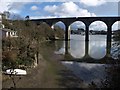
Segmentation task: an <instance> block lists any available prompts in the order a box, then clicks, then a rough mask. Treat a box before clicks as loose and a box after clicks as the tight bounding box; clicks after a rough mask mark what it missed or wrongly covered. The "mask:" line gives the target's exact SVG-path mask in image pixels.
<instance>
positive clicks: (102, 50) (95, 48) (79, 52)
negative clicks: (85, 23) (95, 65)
mask: <svg viewBox="0 0 120 90" xmlns="http://www.w3.org/2000/svg"><path fill="white" fill-rule="evenodd" d="M68 43H69V45H68V52H69V54H71V56H72V57H74V58H82V57H84V56H85V36H81V35H71V40H70V42H68ZM55 53H58V54H63V55H64V54H65V42H63V46H62V47H61V49H59V50H58V51H57V52H55ZM88 53H89V56H90V57H92V58H95V59H100V58H103V57H104V56H105V55H106V35H91V36H90V41H89V50H88Z"/></svg>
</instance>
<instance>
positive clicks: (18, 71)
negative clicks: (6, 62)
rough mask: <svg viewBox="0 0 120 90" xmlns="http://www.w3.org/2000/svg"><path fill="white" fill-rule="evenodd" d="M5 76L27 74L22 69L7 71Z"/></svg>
mask: <svg viewBox="0 0 120 90" xmlns="http://www.w3.org/2000/svg"><path fill="white" fill-rule="evenodd" d="M6 74H13V75H27V72H26V71H25V70H22V69H8V70H6Z"/></svg>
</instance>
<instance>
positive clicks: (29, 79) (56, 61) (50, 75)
mask: <svg viewBox="0 0 120 90" xmlns="http://www.w3.org/2000/svg"><path fill="white" fill-rule="evenodd" d="M53 51H54V48H51V47H50V46H48V47H47V48H45V47H44V45H43V46H42V47H41V51H40V54H41V55H42V58H39V61H38V66H37V67H36V68H33V69H29V70H28V71H27V72H28V75H27V76H22V77H19V76H16V77H14V81H15V84H16V86H15V87H16V88H72V87H84V85H82V80H80V79H79V78H77V77H76V76H75V75H74V74H73V73H72V71H70V70H69V69H67V68H66V67H65V66H63V65H62V64H61V62H60V60H61V59H63V56H62V55H56V54H54V52H53ZM3 77H6V76H5V75H3ZM2 86H3V88H10V87H14V84H13V82H12V79H11V78H9V79H7V80H3V83H2Z"/></svg>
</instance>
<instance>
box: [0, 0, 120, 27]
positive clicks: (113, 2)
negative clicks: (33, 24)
mask: <svg viewBox="0 0 120 90" xmlns="http://www.w3.org/2000/svg"><path fill="white" fill-rule="evenodd" d="M73 1H74V2H73ZM118 1H119V0H24V1H23V0H19V1H16V0H1V1H0V12H3V11H10V12H11V13H17V14H19V15H20V16H22V17H25V16H27V15H29V16H30V19H38V18H53V17H54V18H56V17H91V16H92V17H97V16H119V15H118V7H119V5H118ZM94 26H95V25H94Z"/></svg>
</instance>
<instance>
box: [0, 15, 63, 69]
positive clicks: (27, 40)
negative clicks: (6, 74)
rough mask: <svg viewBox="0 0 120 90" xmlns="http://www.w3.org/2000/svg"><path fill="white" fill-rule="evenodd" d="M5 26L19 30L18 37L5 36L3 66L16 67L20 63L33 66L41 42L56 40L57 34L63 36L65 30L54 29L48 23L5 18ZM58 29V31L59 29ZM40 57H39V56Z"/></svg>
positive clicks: (3, 41) (3, 40)
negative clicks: (38, 23)
mask: <svg viewBox="0 0 120 90" xmlns="http://www.w3.org/2000/svg"><path fill="white" fill-rule="evenodd" d="M3 24H4V25H5V28H9V29H12V30H15V31H17V33H18V37H17V38H10V37H9V38H3V39H2V44H3V46H2V48H3V57H2V61H3V68H4V69H6V68H11V67H13V68H16V67H19V66H20V65H24V66H31V65H32V64H33V62H34V61H35V56H38V53H39V51H40V48H39V46H40V44H41V43H42V42H44V41H47V40H55V34H56V35H57V37H59V38H63V36H64V31H63V30H61V29H60V28H57V29H56V30H55V31H54V30H52V29H51V28H50V27H49V26H48V25H47V24H46V23H43V22H42V23H41V24H40V25H37V24H35V23H33V22H31V21H29V19H28V17H26V20H25V21H23V20H14V21H12V20H11V21H10V20H6V19H4V20H3ZM57 30H58V31H57ZM37 58H38V57H37Z"/></svg>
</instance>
